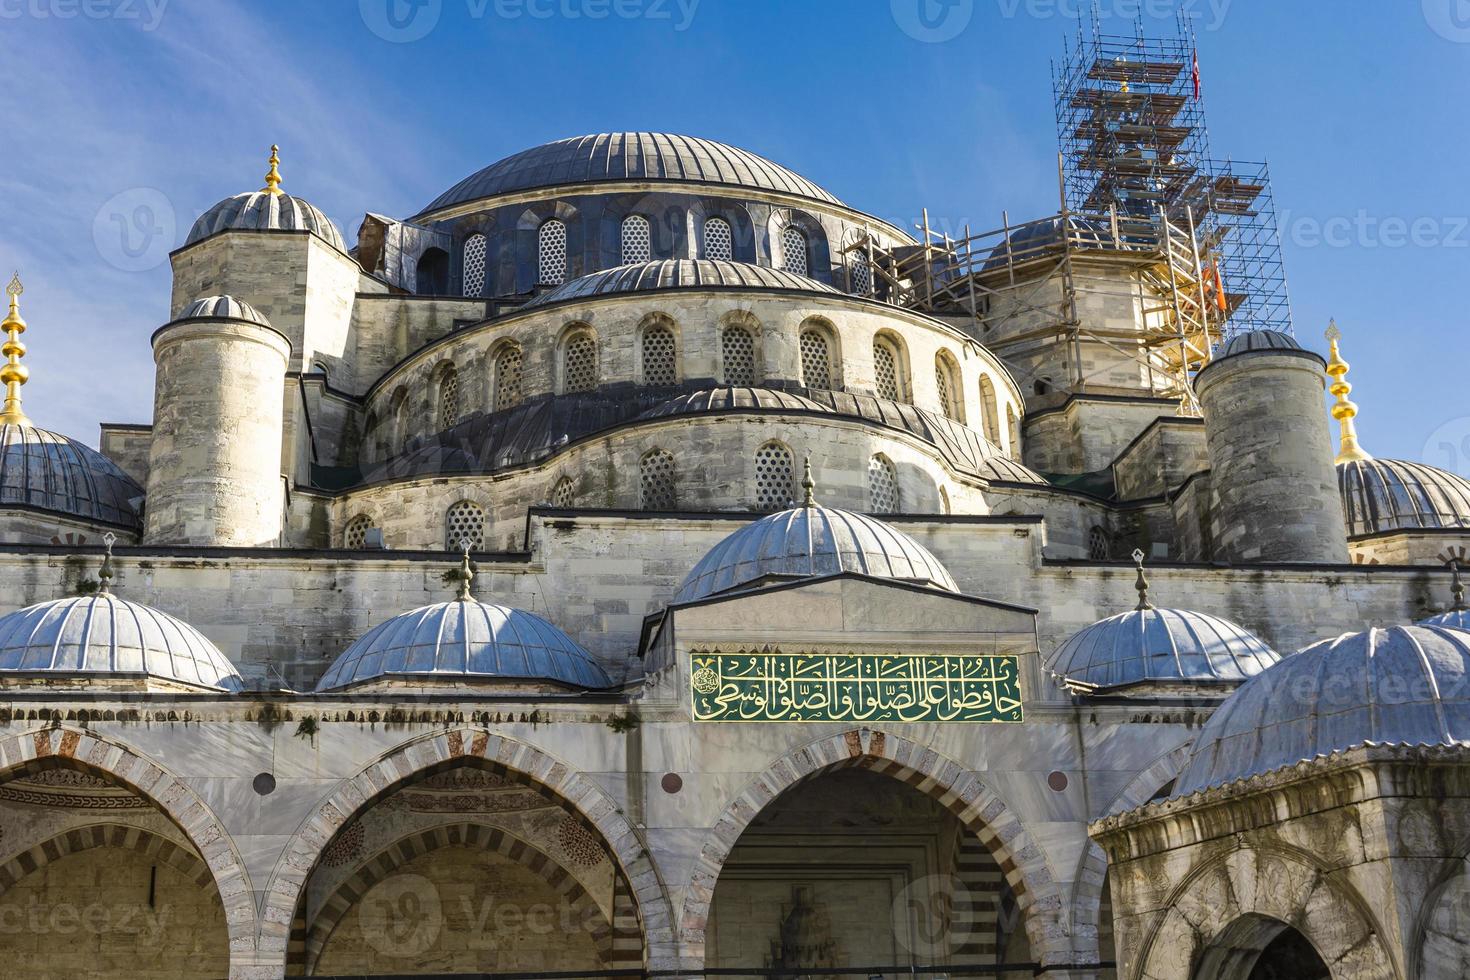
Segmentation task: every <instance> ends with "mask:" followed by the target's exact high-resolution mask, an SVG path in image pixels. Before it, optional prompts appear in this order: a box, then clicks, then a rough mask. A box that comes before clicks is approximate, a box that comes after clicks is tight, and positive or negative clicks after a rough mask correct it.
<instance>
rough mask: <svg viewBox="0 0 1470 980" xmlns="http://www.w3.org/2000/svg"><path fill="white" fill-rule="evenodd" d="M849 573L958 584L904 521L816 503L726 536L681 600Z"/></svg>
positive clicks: (682, 588)
mask: <svg viewBox="0 0 1470 980" xmlns="http://www.w3.org/2000/svg"><path fill="white" fill-rule="evenodd" d="M842 572H855V573H857V574H860V575H871V576H874V577H876V578H893V579H901V580H903V581H906V582H917V583H920V584H923V585H930V586H934V587H937V588H940V589H944V590H946V591H949V592H958V591H959V586H957V585H955V582H954V579H953V578H951V577H950V574H949V572H948V571H947V570H946V569H945V567H944V566H943V565H942V564H940V562H939V559H937V558H935V557H934V556H933V555H931V554H930V553H929V552H928V550H927V549H925V548H924V546H923V545H921V544H919V543H918V542H917V541H915V540H914V539H913V538H911V537H909V536H908V535H907V534H904V533H903V532H902V531H899V530H898V529H897V528H894V527H891V526H889V525H887V524H885V523H883V522H882V521H879V520H875V519H874V518H871V517H864V516H863V515H862V514H853V513H849V512H848V511H845V510H836V509H834V508H831V507H817V506H815V505H813V506H808V507H796V508H793V509H791V510H783V511H781V512H780V513H777V514H771V515H770V516H769V517H763V518H761V519H760V520H758V521H755V522H754V523H752V524H748V525H746V526H745V527H743V528H741V529H740V530H738V531H736V532H735V533H734V534H731V535H730V536H729V537H727V538H725V540H723V541H721V542H720V543H719V544H717V545H715V546H714V547H713V548H712V549H710V552H709V554H707V555H705V556H704V557H703V558H702V559H700V561H699V564H698V565H695V566H694V571H692V572H690V573H689V575H688V577H687V578H685V579H684V583H683V584H682V585H680V586H679V591H678V592H677V593H676V594H675V595H674V601H675V602H692V601H693V600H695V599H703V598H705V597H706V596H711V595H715V594H717V593H721V592H728V591H729V590H731V589H734V588H736V587H737V586H741V585H745V584H746V583H748V582H754V581H757V580H758V579H763V578H766V577H768V576H776V577H787V578H811V577H814V576H818V575H836V574H839V573H842Z"/></svg>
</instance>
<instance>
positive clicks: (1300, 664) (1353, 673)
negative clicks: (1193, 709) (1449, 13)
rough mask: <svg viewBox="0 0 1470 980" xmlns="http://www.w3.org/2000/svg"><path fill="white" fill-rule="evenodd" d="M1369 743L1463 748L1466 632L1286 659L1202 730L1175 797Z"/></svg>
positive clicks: (1409, 633)
mask: <svg viewBox="0 0 1470 980" xmlns="http://www.w3.org/2000/svg"><path fill="white" fill-rule="evenodd" d="M1369 742H1373V743H1380V744H1390V745H1458V744H1464V743H1467V742H1470V633H1464V632H1461V631H1460V630H1453V629H1439V628H1433V627H1424V626H1395V627H1393V628H1391V629H1370V630H1365V631H1364V632H1361V633H1349V634H1346V635H1344V636H1340V637H1338V638H1337V639H1335V640H1326V641H1324V642H1322V643H1317V644H1314V645H1312V646H1309V647H1307V648H1306V649H1305V650H1302V651H1301V652H1300V653H1297V654H1295V655H1293V656H1290V657H1286V658H1284V659H1283V660H1282V661H1281V662H1280V663H1278V664H1276V665H1275V666H1274V667H1272V668H1271V669H1269V670H1267V671H1266V672H1264V673H1262V674H1259V675H1257V676H1256V677H1253V678H1252V679H1250V680H1249V681H1247V682H1246V683H1244V684H1242V685H1241V686H1240V688H1239V689H1238V690H1236V692H1235V693H1234V694H1232V695H1231V696H1230V697H1229V698H1228V699H1226V701H1225V703H1224V704H1223V705H1221V706H1220V708H1219V709H1218V710H1217V711H1216V712H1215V714H1214V715H1213V716H1212V717H1211V718H1210V720H1209V721H1208V722H1207V723H1206V724H1205V727H1204V728H1203V729H1202V730H1201V731H1200V734H1199V738H1198V739H1197V740H1196V741H1195V747H1194V751H1193V753H1192V754H1191V757H1190V761H1189V763H1188V764H1187V765H1186V767H1185V769H1184V772H1183V773H1182V774H1181V775H1180V777H1179V783H1178V789H1177V790H1176V795H1182V794H1186V793H1193V792H1196V791H1198V790H1202V789H1205V788H1207V787H1210V786H1219V785H1222V784H1224V783H1230V782H1234V781H1236V780H1239V779H1245V778H1247V777H1249V776H1256V775H1260V774H1261V773H1267V772H1271V771H1273V770H1276V769H1280V768H1282V767H1284V766H1290V765H1294V764H1295V763H1298V762H1302V761H1305V760H1309V759H1315V758H1317V757H1318V756H1324V755H1330V754H1332V753H1334V752H1343V751H1346V750H1347V749H1351V748H1355V747H1357V746H1359V745H1363V744H1365V743H1369Z"/></svg>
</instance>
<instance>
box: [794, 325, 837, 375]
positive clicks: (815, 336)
mask: <svg viewBox="0 0 1470 980" xmlns="http://www.w3.org/2000/svg"><path fill="white" fill-rule="evenodd" d="M801 383H802V384H804V385H806V386H807V387H808V388H825V387H827V386H828V385H830V384H831V383H832V361H831V359H830V358H829V357H828V356H827V338H826V337H824V336H822V332H821V331H820V330H804V331H802V334H801Z"/></svg>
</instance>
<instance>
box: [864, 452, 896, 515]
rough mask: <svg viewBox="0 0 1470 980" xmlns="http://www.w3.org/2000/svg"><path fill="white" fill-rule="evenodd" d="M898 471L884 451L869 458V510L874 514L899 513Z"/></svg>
mask: <svg viewBox="0 0 1470 980" xmlns="http://www.w3.org/2000/svg"><path fill="white" fill-rule="evenodd" d="M898 504H899V500H898V471H897V470H895V469H894V468H893V461H892V460H890V459H889V458H888V457H887V456H884V455H883V454H882V453H879V454H878V455H876V456H874V457H872V458H871V459H869V460H868V510H869V511H870V512H871V513H874V514H897V513H898Z"/></svg>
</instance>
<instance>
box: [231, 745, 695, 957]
mask: <svg viewBox="0 0 1470 980" xmlns="http://www.w3.org/2000/svg"><path fill="white" fill-rule="evenodd" d="M458 765H474V766H478V767H480V768H483V769H488V770H490V771H491V772H495V773H497V774H499V775H505V776H509V777H511V778H517V779H520V780H522V781H527V782H530V783H531V784H533V786H534V788H535V789H536V790H537V791H538V792H540V793H542V794H543V795H544V796H546V797H547V798H548V799H550V800H553V801H555V802H557V803H559V804H560V805H562V806H563V807H565V808H566V809H567V810H568V812H570V813H572V814H573V815H574V816H577V817H578V818H579V819H581V820H582V821H583V822H584V823H585V824H586V826H587V827H588V828H589V829H590V830H592V831H593V832H595V833H597V834H598V835H599V836H600V837H601V839H602V841H603V843H604V844H606V846H607V848H608V851H609V853H610V854H611V856H612V859H613V862H614V864H615V865H616V866H617V868H618V870H619V872H620V873H621V874H622V875H623V876H624V878H626V880H627V881H628V882H629V883H630V885H631V888H632V897H633V900H634V902H635V904H636V907H637V918H638V921H639V923H640V925H641V930H642V947H643V949H642V953H643V955H642V962H643V963H644V964H645V965H647V966H649V967H650V968H653V969H664V968H669V967H671V966H672V965H673V964H674V963H675V962H676V958H675V947H674V935H673V916H672V913H671V911H670V906H669V899H668V896H667V894H666V893H665V891H664V885H663V882H662V881H661V880H660V879H659V876H658V872H657V869H655V868H654V865H653V861H652V859H651V858H650V857H649V855H648V852H647V850H646V849H645V847H644V845H643V843H642V841H641V840H640V839H639V837H638V835H637V833H636V832H635V831H634V830H633V827H632V825H630V824H629V823H628V821H627V818H626V817H624V816H623V814H622V812H621V811H620V810H619V809H618V806H617V804H616V803H615V802H614V801H613V800H612V798H611V797H609V796H608V795H607V794H606V793H604V792H603V791H602V790H601V789H600V788H598V787H597V786H596V785H595V784H594V783H593V782H592V781H591V780H589V779H587V778H586V777H585V776H583V775H581V774H580V773H578V772H576V771H574V770H573V769H571V768H570V767H569V766H567V764H566V763H564V762H561V761H560V760H558V759H555V758H553V757H551V756H549V755H547V754H546V753H545V752H542V751H541V750H540V749H537V748H535V747H533V746H530V745H527V744H526V743H524V742H520V741H517V740H516V739H513V738H511V737H510V736H507V735H496V734H492V733H491V732H489V731H486V730H485V729H478V728H456V729H450V730H445V731H437V732H432V733H429V734H425V735H419V736H416V737H414V738H412V739H410V740H409V741H407V742H404V743H403V744H401V745H399V746H398V747H396V748H394V749H391V750H390V751H388V752H386V753H384V754H383V755H382V756H379V757H378V759H377V760H375V761H374V762H372V763H370V764H369V765H368V766H366V767H365V768H364V769H362V771H360V772H359V773H358V774H357V775H355V776H352V777H350V778H348V779H345V780H343V781H342V782H341V783H340V784H339V785H338V787H337V789H336V790H335V791H334V792H333V793H332V794H331V795H330V796H329V797H327V798H326V799H324V800H323V801H322V802H321V803H319V804H318V805H317V806H316V807H315V808H314V809H313V810H312V812H311V814H310V815H309V816H308V817H307V818H306V819H305V820H304V821H303V822H302V824H301V826H300V827H299V828H298V829H297V831H296V833H295V834H294V835H293V836H292V840H291V843H290V845H288V847H287V848H286V850H285V853H284V854H282V856H281V859H280V861H279V862H278V863H277V865H276V868H275V870H274V871H273V872H272V873H271V879H270V881H269V883H268V884H267V886H266V889H265V893H264V899H263V902H262V909H261V917H260V920H259V921H260V926H259V929H260V933H259V939H258V943H259V948H260V950H261V951H262V952H261V956H262V960H265V959H267V958H269V959H272V960H273V962H275V963H276V964H278V965H277V967H276V968H277V969H278V970H279V969H282V968H283V967H284V965H285V962H286V959H287V950H288V947H289V945H290V939H291V932H292V924H293V922H294V921H295V920H296V918H297V913H298V905H299V903H300V901H301V900H302V898H303V897H304V891H305V886H306V882H307V879H308V878H309V877H310V876H311V872H312V871H313V869H315V867H316V864H317V861H318V860H319V859H320V857H321V855H322V852H323V851H324V850H325V849H326V847H327V845H328V844H329V843H331V841H332V838H333V837H334V836H336V834H337V832H338V831H339V830H341V829H342V828H343V827H345V826H347V824H348V823H350V822H351V821H352V820H353V818H355V817H356V816H357V815H358V814H360V813H362V812H364V811H366V810H367V809H368V808H369V807H371V806H372V805H374V804H375V803H377V802H378V801H380V800H382V799H383V798H385V797H387V796H390V795H391V794H393V793H394V792H396V791H397V790H399V789H401V788H402V787H404V786H406V785H408V784H410V783H413V782H416V781H418V780H419V779H422V778H424V777H427V776H430V775H433V774H434V773H437V772H442V771H444V770H446V769H451V768H453V767H455V766H458ZM277 975H279V974H277Z"/></svg>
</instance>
